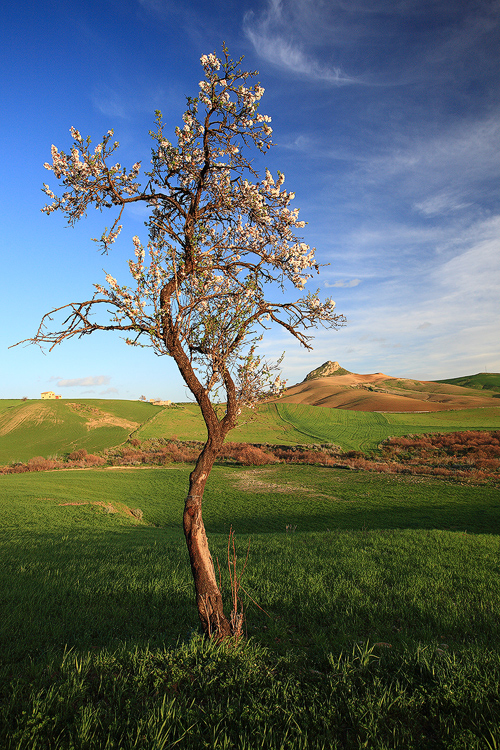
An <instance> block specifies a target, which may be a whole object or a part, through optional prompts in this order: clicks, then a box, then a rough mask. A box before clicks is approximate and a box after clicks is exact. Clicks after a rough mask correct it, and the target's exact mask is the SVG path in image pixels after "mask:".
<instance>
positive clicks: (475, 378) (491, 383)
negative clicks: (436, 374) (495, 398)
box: [436, 372, 500, 393]
mask: <svg viewBox="0 0 500 750" xmlns="http://www.w3.org/2000/svg"><path fill="white" fill-rule="evenodd" d="M436 383H448V384H449V385H461V386H463V387H464V388H475V389H476V390H484V391H486V390H487V391H496V392H497V393H500V372H478V373H477V375H464V376H463V377H461V378H448V379H446V380H436Z"/></svg>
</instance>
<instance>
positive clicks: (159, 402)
mask: <svg viewBox="0 0 500 750" xmlns="http://www.w3.org/2000/svg"><path fill="white" fill-rule="evenodd" d="M149 403H150V404H153V406H170V405H171V403H172V402H171V401H162V400H161V399H160V398H150V399H149Z"/></svg>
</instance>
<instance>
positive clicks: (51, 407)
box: [0, 399, 158, 464]
mask: <svg viewBox="0 0 500 750" xmlns="http://www.w3.org/2000/svg"><path fill="white" fill-rule="evenodd" d="M72 404H76V407H77V408H75V407H74V406H71V405H72ZM96 410H98V411H97V412H96ZM157 411H158V407H155V406H152V405H151V404H147V403H142V402H139V401H111V400H104V399H89V400H80V401H76V402H75V401H71V400H67V399H61V400H59V399H58V400H57V401H52V400H51V401H49V400H47V401H42V400H31V401H21V402H20V401H16V402H14V401H0V464H2V463H3V464H6V463H12V462H15V461H27V460H29V459H30V458H32V457H33V456H45V457H47V456H50V455H57V454H62V453H65V452H66V453H69V452H71V451H73V450H76V449H77V448H85V449H86V450H87V451H88V452H89V453H92V452H95V451H100V450H104V449H106V448H108V447H110V446H113V445H118V444H119V443H122V442H124V441H125V440H126V439H127V437H128V436H129V434H130V433H131V432H132V431H134V430H135V429H137V428H138V427H140V426H141V424H143V423H145V422H146V421H147V420H148V419H151V417H153V416H154V415H155V414H156V413H157ZM91 420H94V423H93V425H92V426H91V427H89V426H88V423H89V422H90V421H91ZM96 420H99V421H98V422H97V421H96Z"/></svg>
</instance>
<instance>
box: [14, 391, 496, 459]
mask: <svg viewBox="0 0 500 750" xmlns="http://www.w3.org/2000/svg"><path fill="white" fill-rule="evenodd" d="M75 403H76V406H71V404H75ZM96 410H97V411H96ZM499 427H500V406H498V407H492V408H486V409H465V410H459V411H442V412H430V413H421V414H418V413H417V414H415V413H405V414H397V413H379V412H358V411H349V410H346V409H328V408H323V407H317V406H307V405H304V404H288V403H280V402H277V403H272V404H263V405H261V406H259V407H258V408H256V409H255V410H254V411H251V410H248V411H246V412H244V413H243V415H242V418H241V424H240V426H239V427H237V428H236V429H235V430H233V431H232V432H231V433H230V434H229V436H228V440H229V441H232V442H248V443H272V444H278V445H280V444H282V445H297V444H308V443H333V444H335V445H337V446H339V447H340V448H341V449H342V450H344V451H348V450H363V451H370V450H376V449H377V446H378V445H379V444H380V443H381V442H382V441H383V440H385V439H386V438H387V437H391V436H395V437H399V436H402V435H407V434H414V433H425V432H455V431H457V430H469V429H474V430H492V429H498V428H499ZM131 436H132V437H135V438H139V439H141V440H149V439H155V438H171V437H176V438H178V439H179V440H205V438H206V429H205V425H204V422H203V419H202V416H201V413H200V410H199V408H198V406H197V405H196V404H190V403H185V404H175V405H174V406H172V407H167V408H162V407H157V406H152V405H151V404H148V403H142V402H140V401H112V400H98V399H86V400H79V401H77V402H71V401H68V400H60V401H59V400H58V401H39V400H37V401H27V402H20V401H0V465H1V464H7V463H13V462H15V461H27V460H29V459H30V458H33V457H34V456H44V457H46V458H47V457H49V456H55V455H64V454H67V453H69V452H71V451H74V450H77V449H79V448H85V449H86V450H87V451H88V452H89V453H92V452H96V451H102V450H105V449H107V448H111V447H113V446H116V445H119V444H121V443H124V442H125V441H126V440H127V439H128V438H129V437H131Z"/></svg>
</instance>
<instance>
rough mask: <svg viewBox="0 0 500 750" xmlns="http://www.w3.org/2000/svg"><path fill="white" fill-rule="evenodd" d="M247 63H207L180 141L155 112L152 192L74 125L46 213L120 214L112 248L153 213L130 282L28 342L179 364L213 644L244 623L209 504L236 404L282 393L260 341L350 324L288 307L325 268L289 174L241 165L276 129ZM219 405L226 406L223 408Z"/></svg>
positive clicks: (106, 289) (324, 310)
mask: <svg viewBox="0 0 500 750" xmlns="http://www.w3.org/2000/svg"><path fill="white" fill-rule="evenodd" d="M240 64H241V59H240V60H238V61H236V62H234V61H232V60H231V59H230V57H229V54H228V51H227V48H226V47H225V46H224V47H223V54H222V56H221V59H219V58H218V57H216V56H215V54H210V55H204V56H203V57H202V58H201V65H202V67H203V72H204V78H203V80H202V81H200V84H199V92H198V95H197V96H196V97H195V98H188V100H187V110H186V112H185V113H184V116H183V126H182V127H178V128H176V130H175V136H176V138H175V141H176V142H175V143H171V142H170V141H169V140H168V139H167V138H166V137H165V135H164V125H163V121H162V116H161V113H160V112H157V113H156V123H155V125H156V129H155V130H154V132H150V135H151V136H152V138H153V140H154V147H153V149H152V160H151V169H150V171H149V172H145V178H146V179H147V181H146V179H145V181H144V182H145V184H144V185H140V184H139V182H138V175H139V172H140V168H141V165H140V163H136V164H134V165H133V167H132V168H131V169H130V170H127V169H125V168H124V167H122V166H121V165H120V164H119V163H115V164H112V163H111V162H112V161H114V159H112V155H113V153H114V152H115V151H116V149H117V148H118V145H119V144H118V143H117V142H113V141H112V138H113V131H112V130H109V131H108V132H107V134H106V135H105V136H104V138H103V140H102V142H101V143H99V144H98V145H97V146H96V147H95V148H94V149H91V141H90V138H86V139H83V138H82V136H81V135H80V133H79V131H78V130H76V129H75V128H71V135H72V138H73V145H72V146H71V151H70V153H69V154H66V153H64V152H62V151H61V152H60V151H58V149H57V148H56V147H55V146H52V164H45V165H44V166H45V167H46V169H48V170H50V171H52V172H54V174H55V176H56V178H57V179H58V180H60V181H61V182H62V187H63V192H62V194H61V196H60V197H58V196H56V195H55V194H54V193H53V192H52V191H51V189H50V188H49V186H48V185H45V184H44V191H45V193H46V194H47V195H48V196H49V197H50V199H51V200H52V202H51V203H50V204H48V205H46V206H45V207H44V208H43V209H42V210H43V211H44V212H45V213H47V214H51V213H53V212H54V211H61V212H63V213H64V214H65V215H66V217H67V219H68V222H69V224H70V225H73V224H74V223H75V222H76V221H78V220H79V219H81V218H82V217H83V216H84V215H85V214H86V211H87V209H88V208H89V207H90V206H95V207H96V208H98V209H100V210H102V209H115V211H116V215H115V216H114V217H113V218H114V223H113V224H112V226H111V228H109V229H108V228H106V229H105V231H104V232H103V234H102V236H101V238H100V240H96V241H97V242H99V243H100V245H101V247H102V249H103V251H104V252H107V250H108V249H109V248H110V246H111V245H112V243H113V242H114V241H115V239H116V237H117V236H118V234H119V232H120V230H121V228H122V225H121V224H120V221H121V217H122V214H123V211H124V209H125V207H126V206H127V205H129V204H131V203H136V202H143V203H145V204H147V205H148V206H149V207H150V216H149V220H148V221H147V222H146V226H147V228H148V242H147V245H146V246H144V245H143V244H142V242H141V240H140V239H139V237H134V238H133V245H134V252H135V258H134V259H133V260H130V261H129V267H130V273H131V275H132V279H133V282H132V284H131V285H130V286H127V285H121V284H120V283H119V282H118V281H117V280H116V279H114V278H112V277H111V276H110V275H107V276H106V282H107V286H103V285H100V284H96V285H95V290H96V291H95V293H94V295H93V296H92V298H91V299H89V300H87V301H85V302H71V303H69V304H67V305H64V306H63V307H61V308H57V309H56V310H52V311H51V312H50V313H48V314H46V315H45V316H44V317H43V319H42V322H41V324H40V327H39V330H38V333H37V334H36V336H35V337H34V338H33V339H29V340H28V341H30V342H31V343H38V344H40V345H42V344H44V343H48V344H50V345H51V347H50V348H53V347H54V346H55V345H56V344H59V343H61V342H62V341H63V340H65V339H69V338H72V337H73V336H82V335H85V334H89V333H93V332H94V331H122V332H124V333H125V334H126V341H127V343H128V344H130V345H137V346H141V345H142V346H144V345H146V346H150V347H152V348H153V349H154V350H155V352H156V353H157V354H162V355H168V356H170V357H173V359H174V360H175V362H176V365H177V367H178V368H179V370H180V373H181V374H182V377H183V379H184V381H185V383H186V385H187V386H188V387H189V389H190V390H191V392H192V394H193V396H194V398H195V399H196V401H197V403H198V404H199V406H200V409H201V412H202V414H203V418H204V420H205V424H206V428H207V433H208V434H207V440H206V443H205V446H204V448H203V450H202V451H201V453H200V455H199V458H198V460H197V462H196V466H195V468H194V469H193V471H192V473H191V475H190V478H189V491H188V494H187V498H186V501H185V507H184V519H183V520H184V533H185V536H186V541H187V546H188V550H189V556H190V561H191V569H192V573H193V577H194V583H195V590H196V602H197V608H198V613H199V617H200V620H201V623H202V626H203V628H204V630H205V632H207V633H209V634H212V635H215V636H216V637H218V638H224V637H226V636H230V635H232V634H234V633H235V632H237V631H238V629H239V627H240V625H241V623H240V621H239V616H238V615H237V614H235V613H233V615H234V616H232V617H231V618H229V619H228V618H226V616H225V615H224V611H223V605H222V597H221V593H220V591H219V588H218V586H217V580H216V576H215V571H214V565H213V562H212V558H211V555H210V552H209V548H208V543H207V537H206V533H205V527H204V524H203V519H202V498H203V492H204V488H205V485H206V482H207V478H208V476H209V474H210V471H211V469H212V467H213V465H214V461H215V459H216V457H217V454H218V453H219V451H220V449H221V447H222V445H223V442H224V439H225V438H226V435H227V434H228V432H229V431H230V430H231V429H232V428H233V427H234V426H235V425H236V423H237V419H238V415H239V414H240V411H241V408H242V407H243V406H251V405H252V404H254V403H255V402H256V400H257V399H258V398H259V397H261V396H262V395H263V394H264V393H265V392H267V393H269V391H271V392H272V393H276V394H279V392H280V391H281V390H282V389H283V387H284V384H283V383H282V381H281V380H280V377H279V375H278V376H276V377H274V376H275V372H276V367H275V366H273V365H270V364H268V363H267V362H266V361H264V359H263V358H262V357H261V356H259V355H258V353H257V344H258V341H259V340H260V338H261V336H262V333H263V331H264V330H266V329H268V328H269V326H270V325H272V324H274V325H277V326H281V327H282V328H284V329H285V330H287V331H288V332H289V333H290V334H291V335H292V336H294V337H295V338H296V339H298V341H299V342H300V343H301V344H303V345H304V346H305V347H306V348H311V347H310V344H309V340H310V338H311V337H310V335H308V330H309V329H311V328H314V327H317V326H318V325H323V326H325V327H330V328H336V327H338V326H339V325H341V324H342V323H343V322H344V319H343V316H341V315H337V314H336V313H335V303H334V302H333V301H332V300H331V299H327V300H326V301H325V302H321V301H320V299H319V297H318V294H317V293H309V294H304V293H303V292H301V293H302V296H300V298H299V299H297V300H296V301H293V302H290V301H285V298H284V297H283V296H282V297H281V301H280V294H281V293H282V292H284V291H285V287H286V286H294V287H296V288H297V289H299V290H303V288H304V286H305V284H306V282H307V281H308V279H310V278H311V276H312V273H313V272H314V271H318V265H317V263H316V260H315V250H314V248H313V249H311V248H310V247H309V246H308V245H307V244H305V243H304V242H302V241H301V240H300V239H299V238H298V237H297V236H296V235H295V230H297V229H302V228H303V227H304V225H305V222H303V221H299V211H298V209H296V208H295V209H293V208H291V207H290V206H291V203H292V201H293V198H294V194H293V193H292V192H288V191H287V190H285V189H284V187H283V185H284V180H285V178H284V175H283V174H280V173H278V175H277V177H276V179H275V178H273V176H272V175H271V173H270V172H269V171H268V170H266V176H265V178H264V179H259V176H258V174H257V173H256V171H255V170H254V168H253V167H252V163H251V161H250V160H249V159H248V157H247V155H246V154H247V151H248V148H249V147H255V148H256V149H258V150H259V151H260V152H262V153H266V152H267V149H269V148H270V146H271V133H272V130H271V128H270V126H269V122H270V118H269V117H268V116H266V115H263V114H261V113H260V111H259V102H260V99H261V97H262V95H263V93H264V89H263V88H261V86H260V85H259V84H252V83H251V80H250V81H249V79H252V78H253V77H254V76H255V75H256V73H255V72H253V73H252V72H246V71H243V70H242V69H241V68H240ZM266 292H267V293H266ZM110 311H111V313H110ZM99 312H102V313H103V315H101V316H99ZM61 313H62V314H63V317H64V318H65V320H64V323H62V325H61V329H60V330H51V328H52V326H51V325H50V323H51V321H52V319H53V316H54V315H55V314H61ZM216 401H223V402H224V408H223V410H222V411H220V410H218V408H217V406H216Z"/></svg>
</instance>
